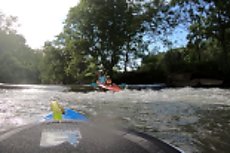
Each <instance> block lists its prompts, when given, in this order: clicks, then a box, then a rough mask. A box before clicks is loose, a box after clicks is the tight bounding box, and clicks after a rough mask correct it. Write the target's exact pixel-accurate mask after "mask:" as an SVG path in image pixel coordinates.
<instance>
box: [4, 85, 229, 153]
mask: <svg viewBox="0 0 230 153" xmlns="http://www.w3.org/2000/svg"><path fill="white" fill-rule="evenodd" d="M53 100H57V101H59V102H60V103H61V104H62V105H63V106H65V107H70V108H73V109H75V110H77V111H79V112H81V113H83V114H85V115H86V116H87V117H88V118H89V119H90V120H91V121H92V122H97V123H100V124H108V125H110V126H115V127H119V128H120V127H122V128H131V129H135V130H137V131H141V132H145V133H148V134H150V135H152V136H154V137H157V138H159V139H161V140H163V141H166V142H168V143H170V144H172V145H174V146H177V147H179V148H181V149H182V150H184V151H185V152H187V153H190V152H191V153H192V152H200V153H220V152H221V153H229V152H230V145H229V142H230V90H229V89H219V88H209V89H204V88H189V87H186V88H163V89H160V90H152V89H142V90H140V89H139V90H135V89H133V88H132V89H125V90H123V91H121V92H118V93H113V92H99V91H94V90H91V91H88V92H79V91H78V92H76V91H75V92H74V91H71V90H70V87H68V86H43V85H5V84H0V133H1V131H4V130H7V129H11V128H15V127H16V126H20V125H24V124H28V123H33V122H37V121H39V120H41V118H42V117H43V116H44V115H45V114H47V113H49V112H50V102H51V101H53Z"/></svg>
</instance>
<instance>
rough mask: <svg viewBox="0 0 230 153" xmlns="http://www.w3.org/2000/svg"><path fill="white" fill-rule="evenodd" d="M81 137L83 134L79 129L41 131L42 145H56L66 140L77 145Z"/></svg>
mask: <svg viewBox="0 0 230 153" xmlns="http://www.w3.org/2000/svg"><path fill="white" fill-rule="evenodd" d="M81 138H82V136H81V133H80V131H79V130H78V129H74V130H71V129H67V130H64V129H58V130H57V129H43V131H42V133H41V141H40V147H54V146H58V145H61V144H63V143H65V142H67V143H69V144H70V145H72V146H74V147H76V146H77V145H78V144H79V142H80V139H81Z"/></svg>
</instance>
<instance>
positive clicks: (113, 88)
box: [98, 84, 121, 92]
mask: <svg viewBox="0 0 230 153" xmlns="http://www.w3.org/2000/svg"><path fill="white" fill-rule="evenodd" d="M98 87H100V88H102V89H106V90H110V91H113V92H119V91H121V88H120V87H119V86H118V85H116V84H111V85H106V84H98Z"/></svg>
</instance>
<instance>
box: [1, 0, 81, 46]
mask: <svg viewBox="0 0 230 153" xmlns="http://www.w3.org/2000/svg"><path fill="white" fill-rule="evenodd" d="M78 2H79V0H1V1H0V12H2V13H3V14H6V15H13V16H17V17H18V24H19V25H20V27H18V28H17V31H18V33H20V34H22V35H23V36H24V37H25V39H26V41H27V44H28V45H29V46H30V47H32V48H33V49H36V48H41V47H42V46H43V44H44V42H45V41H47V40H53V39H54V37H55V36H56V35H58V34H59V33H60V32H61V31H62V28H63V24H62V23H63V21H64V20H65V18H66V15H67V13H68V11H69V9H70V8H71V7H73V6H75V5H77V4H78Z"/></svg>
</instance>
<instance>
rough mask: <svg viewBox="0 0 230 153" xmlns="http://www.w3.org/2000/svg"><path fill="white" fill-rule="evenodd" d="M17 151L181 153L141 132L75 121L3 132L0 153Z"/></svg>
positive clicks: (56, 152) (30, 152) (37, 152)
mask: <svg viewBox="0 0 230 153" xmlns="http://www.w3.org/2000/svg"><path fill="white" fill-rule="evenodd" d="M55 137H56V138H55ZM19 152H21V153H22V152H26V153H181V151H179V150H178V149H176V148H174V147H172V146H171V145H168V144H167V143H165V142H163V141H160V140H159V139H156V138H154V137H151V136H149V135H146V134H143V133H138V132H134V131H132V132H131V131H126V130H124V131H120V130H112V129H109V128H103V127H99V126H95V125H93V124H91V123H86V122H76V121H63V122H44V123H39V124H33V125H27V126H23V127H20V128H17V129H14V130H10V131H7V132H5V133H3V134H2V135H1V136H0V153H19Z"/></svg>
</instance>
